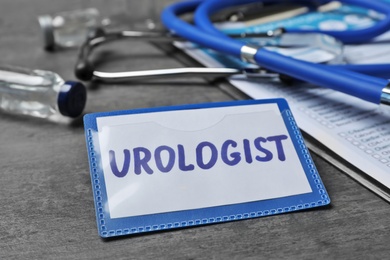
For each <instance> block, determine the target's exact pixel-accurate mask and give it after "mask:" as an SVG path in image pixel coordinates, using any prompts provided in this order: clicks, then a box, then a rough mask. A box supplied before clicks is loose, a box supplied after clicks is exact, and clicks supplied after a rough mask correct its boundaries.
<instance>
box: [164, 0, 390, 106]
mask: <svg viewBox="0 0 390 260" xmlns="http://www.w3.org/2000/svg"><path fill="white" fill-rule="evenodd" d="M256 1H259V0H223V1H221V0H190V1H184V2H178V3H175V4H172V5H170V6H168V7H166V8H165V9H164V10H163V12H162V16H161V18H162V22H163V24H164V25H165V26H166V27H167V28H168V29H170V30H171V31H172V32H173V33H175V34H177V35H179V36H181V37H183V38H185V39H187V40H189V41H191V42H194V43H197V44H199V45H201V46H204V47H207V48H210V49H214V50H216V51H219V52H222V53H225V54H228V55H232V56H235V57H238V58H241V57H242V48H243V47H244V46H247V44H246V43H245V42H243V41H239V40H235V39H231V38H230V37H228V36H227V35H225V34H223V33H222V32H220V31H219V30H217V29H216V28H215V27H214V26H213V24H212V22H211V21H210V19H209V16H210V15H211V14H212V13H214V12H217V11H218V10H220V9H223V8H225V7H228V6H235V5H242V4H246V3H252V2H256ZM262 2H273V3H275V2H278V1H270V0H263V1H262ZM284 2H285V1H284ZM291 2H294V1H291ZM295 2H297V1H295ZM299 2H301V3H302V2H306V3H309V2H310V1H307V0H306V1H305V0H301V1H299ZM326 2H329V1H321V3H326ZM341 2H342V3H346V4H350V5H357V6H362V7H365V8H368V9H373V10H375V11H377V12H380V13H384V14H385V15H386V17H385V18H384V19H383V20H381V21H379V22H378V23H377V24H375V25H374V26H372V27H370V28H364V29H361V30H354V31H348V36H344V35H343V33H345V32H339V31H325V32H323V31H316V30H311V31H297V30H294V31H290V32H303V33H305V32H317V33H327V34H330V35H332V36H334V37H336V38H338V39H340V40H341V41H343V42H344V41H347V42H348V43H350V42H361V41H362V40H363V39H364V40H365V41H370V40H371V39H372V38H374V37H375V36H378V35H380V34H382V33H384V32H386V31H387V30H389V29H390V4H386V3H384V2H378V1H374V0H371V1H366V0H343V1H341ZM188 12H194V22H195V24H196V26H195V25H191V24H189V23H187V22H185V21H183V20H181V19H180V18H179V17H178V16H179V15H181V14H184V13H188ZM287 31H289V30H287ZM339 37H341V38H339ZM253 60H254V62H255V63H256V64H258V65H259V66H261V67H264V68H267V69H269V70H272V71H274V72H277V73H281V74H285V75H289V76H291V77H293V78H296V79H300V80H302V81H305V82H309V83H312V84H315V85H318V86H321V87H325V88H331V89H334V90H337V91H340V92H343V93H346V94H349V95H352V96H355V97H358V98H360V99H363V100H366V101H369V102H372V103H375V104H380V103H382V101H383V100H382V99H383V92H384V89H387V88H388V85H389V81H388V80H387V79H383V78H379V77H374V76H370V75H369V74H372V75H376V74H377V73H378V69H379V70H383V71H386V70H389V69H390V65H389V64H375V65H335V66H334V65H332V66H330V65H323V64H314V63H309V62H305V61H300V60H296V59H293V58H290V57H286V56H283V55H281V54H278V53H276V52H272V51H268V50H266V49H264V48H259V49H258V50H257V51H256V53H255V54H254V55H253ZM352 70H354V71H352ZM355 71H357V72H355ZM362 73H365V74H362ZM367 74H368V75H367Z"/></svg>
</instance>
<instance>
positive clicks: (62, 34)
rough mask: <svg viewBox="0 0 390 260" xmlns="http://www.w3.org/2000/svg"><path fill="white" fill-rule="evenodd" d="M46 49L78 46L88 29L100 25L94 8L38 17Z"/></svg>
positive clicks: (100, 21)
mask: <svg viewBox="0 0 390 260" xmlns="http://www.w3.org/2000/svg"><path fill="white" fill-rule="evenodd" d="M38 21H39V24H40V26H41V29H42V31H43V41H44V47H45V49H47V50H53V49H55V48H57V47H59V48H69V47H78V46H80V45H81V44H82V43H83V42H84V41H85V40H86V38H87V35H88V33H89V31H91V30H93V29H96V28H97V27H100V26H102V24H101V23H102V18H101V16H100V13H99V11H98V10H97V9H95V8H87V9H80V10H74V11H66V12H59V13H55V14H52V15H41V16H39V17H38Z"/></svg>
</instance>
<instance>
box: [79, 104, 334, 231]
mask: <svg viewBox="0 0 390 260" xmlns="http://www.w3.org/2000/svg"><path fill="white" fill-rule="evenodd" d="M84 126H85V135H86V143H87V150H88V156H89V164H90V174H91V180H92V191H93V197H94V203H95V209H96V221H97V226H98V231H99V234H100V236H101V237H103V238H106V237H113V236H121V235H129V234H137V233H144V232H149V231H158V230H167V229H173V228H183V227H190V226H197V225H204V224H213V223H221V222H226V221H233V220H242V219H249V218H257V217H263V216H270V215H276V214H281V213H288V212H294V211H298V210H303V209H309V208H314V207H319V206H325V205H328V204H329V203H330V199H329V196H328V194H327V192H326V189H325V187H324V185H323V183H322V181H321V179H320V176H319V174H318V172H317V169H316V167H315V165H314V163H313V160H312V159H311V156H310V154H309V152H308V150H307V148H306V146H305V143H304V140H303V138H302V135H301V133H300V131H299V129H298V126H297V124H296V122H295V120H294V118H293V115H292V113H291V111H290V109H289V107H288V104H287V102H286V101H285V100H284V99H269V100H246V101H233V102H221V103H207V104H194V105H182V106H170V107H161V108H145V109H135V110H127V111H114V112H102V113H93V114H87V115H85V117H84Z"/></svg>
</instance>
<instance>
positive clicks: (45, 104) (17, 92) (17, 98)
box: [0, 66, 86, 118]
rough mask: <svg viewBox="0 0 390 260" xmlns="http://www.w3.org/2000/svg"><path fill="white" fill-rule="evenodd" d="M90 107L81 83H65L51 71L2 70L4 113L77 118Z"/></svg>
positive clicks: (0, 98) (0, 97)
mask: <svg viewBox="0 0 390 260" xmlns="http://www.w3.org/2000/svg"><path fill="white" fill-rule="evenodd" d="M85 103H86V89H85V86H84V85H83V84H82V83H80V82H74V81H64V80H63V79H62V78H61V77H60V76H58V75H57V74H56V73H54V72H51V71H44V70H29V69H24V68H18V67H9V66H0V109H1V110H3V111H5V112H8V113H12V114H20V115H29V116H33V117H39V118H49V117H50V116H52V115H56V114H61V115H63V116H67V117H77V116H79V115H80V114H81V113H82V112H83V110H84V106H85Z"/></svg>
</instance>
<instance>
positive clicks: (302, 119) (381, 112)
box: [186, 33, 390, 188]
mask: <svg viewBox="0 0 390 260" xmlns="http://www.w3.org/2000/svg"><path fill="white" fill-rule="evenodd" d="M378 39H380V40H382V41H383V40H386V39H390V33H387V34H386V35H382V36H381V37H380V38H378ZM186 51H187V52H188V54H189V55H191V56H192V57H194V58H195V59H197V60H198V61H200V62H202V63H203V64H204V65H205V66H208V67H224V65H223V64H221V63H219V62H217V61H216V60H215V59H213V57H211V56H209V55H207V54H205V52H203V51H201V50H197V49H193V48H192V49H190V50H186ZM345 57H346V60H348V61H351V62H352V61H353V63H356V64H358V63H361V64H363V63H364V64H370V63H390V45H389V44H388V42H383V43H375V44H372V45H357V46H353V45H352V46H346V47H345ZM229 81H230V82H231V83H232V84H233V85H234V86H235V87H237V88H238V89H240V90H241V91H243V92H244V93H246V94H247V95H249V96H250V97H252V98H254V99H263V98H275V97H283V98H285V99H287V100H288V103H289V105H290V107H291V110H292V112H293V114H294V117H295V118H296V121H297V123H298V125H299V127H300V128H301V129H302V130H303V131H305V132H307V133H308V134H310V135H311V136H312V137H314V138H315V139H316V140H318V141H319V142H321V143H322V144H323V145H325V146H326V147H328V148H329V149H330V150H332V151H333V152H335V153H336V154H338V155H339V156H341V157H342V158H344V159H345V160H347V161H348V162H350V163H351V164H352V165H354V166H356V167H357V168H359V169H360V170H362V171H363V172H365V173H366V174H368V175H369V176H371V177H373V178H374V179H376V180H377V181H379V182H381V183H382V184H384V185H385V186H386V187H389V188H390V108H389V107H384V106H377V105H375V104H371V103H369V102H366V101H362V100H360V99H358V98H355V97H352V96H349V95H346V94H343V93H340V92H336V91H333V90H330V89H325V88H317V87H315V86H310V85H304V84H302V85H300V86H299V85H298V86H297V84H295V85H294V86H286V85H283V84H281V83H279V82H277V81H275V82H271V81H267V80H261V79H259V80H248V79H246V78H245V77H244V76H235V77H232V78H231V79H230V80H229Z"/></svg>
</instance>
